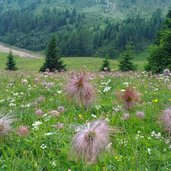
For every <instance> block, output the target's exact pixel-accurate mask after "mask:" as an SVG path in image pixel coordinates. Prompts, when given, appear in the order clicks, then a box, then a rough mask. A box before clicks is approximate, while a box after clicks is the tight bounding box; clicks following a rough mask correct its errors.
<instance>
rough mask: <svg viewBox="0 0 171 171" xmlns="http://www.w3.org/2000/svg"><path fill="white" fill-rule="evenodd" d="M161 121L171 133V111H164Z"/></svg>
mask: <svg viewBox="0 0 171 171" xmlns="http://www.w3.org/2000/svg"><path fill="white" fill-rule="evenodd" d="M160 121H161V123H162V124H163V126H164V128H165V130H166V131H168V132H169V133H171V109H169V108H168V109H166V110H164V111H163V114H162V116H161V117H160Z"/></svg>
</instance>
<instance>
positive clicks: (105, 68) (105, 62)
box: [100, 58, 111, 72]
mask: <svg viewBox="0 0 171 171" xmlns="http://www.w3.org/2000/svg"><path fill="white" fill-rule="evenodd" d="M100 71H105V72H106V71H108V72H110V71H111V68H110V63H109V60H108V58H105V59H104V60H103V64H102V67H101V68H100Z"/></svg>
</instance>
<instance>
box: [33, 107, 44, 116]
mask: <svg viewBox="0 0 171 171" xmlns="http://www.w3.org/2000/svg"><path fill="white" fill-rule="evenodd" d="M35 114H36V115H37V116H42V115H43V114H44V112H43V111H42V110H41V109H37V110H36V111H35Z"/></svg>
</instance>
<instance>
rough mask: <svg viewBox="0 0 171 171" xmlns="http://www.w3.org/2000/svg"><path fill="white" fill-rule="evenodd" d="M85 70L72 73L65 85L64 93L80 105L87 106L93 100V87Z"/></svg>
mask: <svg viewBox="0 0 171 171" xmlns="http://www.w3.org/2000/svg"><path fill="white" fill-rule="evenodd" d="M90 78H91V77H90V74H89V73H87V72H78V73H72V75H71V77H70V79H69V80H68V83H67V85H66V86H65V93H66V95H67V96H68V97H69V98H70V99H72V100H73V101H74V102H76V103H77V104H79V105H80V106H82V107H83V106H84V107H88V106H90V105H91V104H92V103H93V102H94V101H95V96H96V94H95V89H94V87H93V86H92V85H91V83H90Z"/></svg>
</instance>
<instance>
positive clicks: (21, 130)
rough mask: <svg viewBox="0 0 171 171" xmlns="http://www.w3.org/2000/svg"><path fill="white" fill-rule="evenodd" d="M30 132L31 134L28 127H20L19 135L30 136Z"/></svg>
mask: <svg viewBox="0 0 171 171" xmlns="http://www.w3.org/2000/svg"><path fill="white" fill-rule="evenodd" d="M28 132H29V128H28V126H20V127H19V128H18V134H19V135H20V136H25V135H27V134H28Z"/></svg>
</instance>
